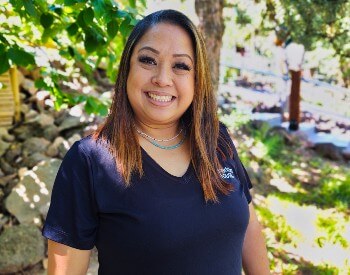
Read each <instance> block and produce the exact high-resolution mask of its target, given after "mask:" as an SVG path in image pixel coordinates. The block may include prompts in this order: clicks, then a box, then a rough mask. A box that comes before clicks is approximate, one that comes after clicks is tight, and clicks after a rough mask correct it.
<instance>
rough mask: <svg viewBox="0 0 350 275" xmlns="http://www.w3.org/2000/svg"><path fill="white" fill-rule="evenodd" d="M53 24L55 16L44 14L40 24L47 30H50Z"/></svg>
mask: <svg viewBox="0 0 350 275" xmlns="http://www.w3.org/2000/svg"><path fill="white" fill-rule="evenodd" d="M52 23H53V16H52V14H50V13H43V14H42V15H41V16H40V24H41V25H42V26H43V27H44V28H45V29H48V28H50V27H51V25H52Z"/></svg>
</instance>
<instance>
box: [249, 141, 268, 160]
mask: <svg viewBox="0 0 350 275" xmlns="http://www.w3.org/2000/svg"><path fill="white" fill-rule="evenodd" d="M250 152H251V153H252V154H253V155H254V156H255V157H256V158H257V159H262V158H263V157H265V156H266V154H267V148H266V146H265V145H264V143H262V142H258V143H256V144H255V145H254V146H252V148H250Z"/></svg>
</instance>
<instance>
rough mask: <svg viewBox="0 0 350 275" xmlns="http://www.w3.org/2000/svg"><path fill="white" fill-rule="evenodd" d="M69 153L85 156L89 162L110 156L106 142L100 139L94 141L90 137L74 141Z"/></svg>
mask: <svg viewBox="0 0 350 275" xmlns="http://www.w3.org/2000/svg"><path fill="white" fill-rule="evenodd" d="M70 151H73V152H75V153H77V154H80V155H85V157H87V158H89V159H90V161H91V160H92V159H105V158H106V157H107V156H110V153H109V150H108V144H107V142H105V141H103V140H101V139H98V140H95V139H94V138H93V137H92V135H88V136H86V137H84V138H82V139H80V140H78V141H76V142H75V143H74V144H73V145H72V147H71V149H70Z"/></svg>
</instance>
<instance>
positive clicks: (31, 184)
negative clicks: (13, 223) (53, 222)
mask: <svg viewBox="0 0 350 275" xmlns="http://www.w3.org/2000/svg"><path fill="white" fill-rule="evenodd" d="M60 164H61V160H58V159H51V160H49V161H44V162H43V163H40V164H39V165H37V166H35V167H34V168H33V169H32V170H28V171H26V172H25V173H24V176H23V177H22V178H21V179H20V181H19V183H18V184H17V185H16V186H15V187H14V188H13V189H12V191H11V193H10V195H9V196H8V197H7V198H6V199H5V208H6V209H7V211H8V212H10V213H11V214H12V215H14V216H15V217H16V218H17V220H18V221H19V222H20V223H23V224H37V225H40V224H41V215H43V216H44V217H45V216H46V215H47V210H48V207H49V203H50V198H51V190H52V186H53V183H54V180H55V177H56V174H57V171H58V168H59V166H60Z"/></svg>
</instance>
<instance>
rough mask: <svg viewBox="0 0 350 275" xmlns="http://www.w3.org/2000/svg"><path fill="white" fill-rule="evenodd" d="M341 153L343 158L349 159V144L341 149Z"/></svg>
mask: <svg viewBox="0 0 350 275" xmlns="http://www.w3.org/2000/svg"><path fill="white" fill-rule="evenodd" d="M341 153H342V155H343V157H344V159H346V160H350V145H349V146H348V147H347V148H345V149H343V150H342V152H341Z"/></svg>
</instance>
